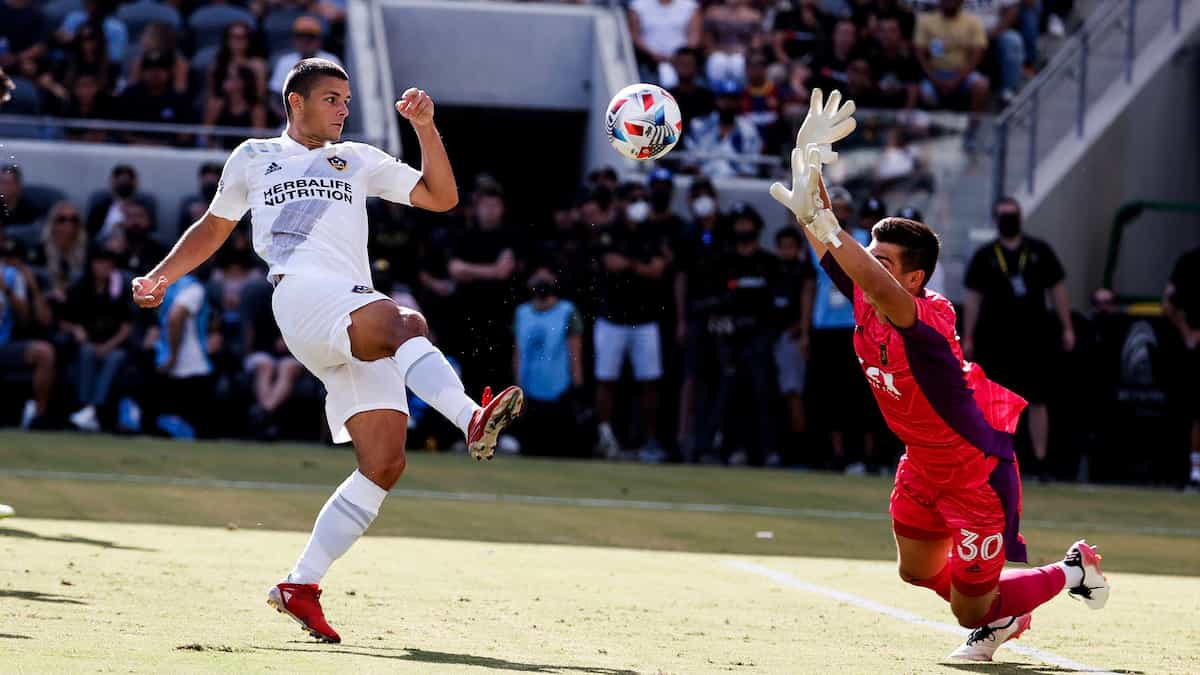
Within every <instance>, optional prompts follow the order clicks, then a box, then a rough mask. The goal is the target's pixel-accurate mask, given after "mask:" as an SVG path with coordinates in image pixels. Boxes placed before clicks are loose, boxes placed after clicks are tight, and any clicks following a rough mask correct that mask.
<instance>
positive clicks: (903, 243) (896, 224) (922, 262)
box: [871, 216, 942, 288]
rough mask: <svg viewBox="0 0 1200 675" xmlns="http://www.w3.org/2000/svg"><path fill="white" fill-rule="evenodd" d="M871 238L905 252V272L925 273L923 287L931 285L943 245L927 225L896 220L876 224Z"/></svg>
mask: <svg viewBox="0 0 1200 675" xmlns="http://www.w3.org/2000/svg"><path fill="white" fill-rule="evenodd" d="M871 236H872V237H874V239H875V241H878V242H881V243H884V244H895V245H896V246H899V247H900V248H902V249H904V253H903V254H902V255H901V256H900V264H901V266H902V267H903V270H902V271H904V272H912V271H914V270H921V271H922V272H924V273H925V279H924V280H923V281H922V282H921V287H922V288H924V287H925V284H927V283H929V278H930V277H932V276H933V270H934V269H935V268H936V267H937V260H938V253H939V252H940V251H941V248H942V244H941V241H940V240H939V239H938V236H937V233H935V232H934V231H933V229H932V228H930V227H929V226H928V225H926V224H925V223H921V222H917V221H915V220H909V219H908V218H896V217H894V216H893V217H889V218H884V219H883V220H881V221H879V222H878V223H875V227H873V228H871Z"/></svg>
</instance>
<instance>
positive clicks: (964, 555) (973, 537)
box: [958, 530, 1004, 560]
mask: <svg viewBox="0 0 1200 675" xmlns="http://www.w3.org/2000/svg"><path fill="white" fill-rule="evenodd" d="M959 533H960V534H962V541H960V542H958V557H959V559H960V560H974V559H975V558H976V557H979V558H982V559H984V560H991V559H992V558H995V557H996V556H998V555H1000V549H1001V547H1003V546H1004V535H1003V534H1001V533H999V532H997V533H996V534H993V535H991V536H988V537H984V539H983V541H981V542H979V545H976V544H975V542H976V541H978V540H979V535H978V534H976V533H974V532H972V531H970V530H959Z"/></svg>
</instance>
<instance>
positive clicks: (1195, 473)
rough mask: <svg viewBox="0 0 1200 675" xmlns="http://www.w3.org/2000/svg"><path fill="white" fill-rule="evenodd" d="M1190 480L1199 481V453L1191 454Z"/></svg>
mask: <svg viewBox="0 0 1200 675" xmlns="http://www.w3.org/2000/svg"><path fill="white" fill-rule="evenodd" d="M1192 480H1195V481H1200V452H1193V453H1192Z"/></svg>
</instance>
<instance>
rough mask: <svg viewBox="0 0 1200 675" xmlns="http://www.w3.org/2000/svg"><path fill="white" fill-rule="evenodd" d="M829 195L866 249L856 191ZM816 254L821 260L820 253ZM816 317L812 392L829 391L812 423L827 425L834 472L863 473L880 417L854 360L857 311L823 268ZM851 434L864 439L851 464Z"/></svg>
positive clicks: (867, 234)
mask: <svg viewBox="0 0 1200 675" xmlns="http://www.w3.org/2000/svg"><path fill="white" fill-rule="evenodd" d="M828 192H829V200H830V203H831V205H832V207H833V209H832V210H833V213H834V215H835V216H836V217H837V219H838V222H839V223H842V224H843V225H845V227H846V231H847V232H849V233H850V234H851V235H853V237H854V238H855V239H856V240H857V241H858V242H859V243H861V244H862V245H863V246H866V245H867V244H869V243H871V232H870V230H867V229H864V228H863V227H862V226H863V225H864V223H863V221H861V220H860V219H858V218H856V217H855V213H854V200H853V198H852V197H851V195H850V192H849V191H848V190H847V189H846V188H844V187H841V186H834V187H832V188H830V189H829V191H828ZM872 224H874V223H872ZM812 255H813V257H814V259H815V258H816V253H815V252H813V253H812ZM812 316H813V326H812V340H811V344H812V360H811V368H810V371H809V373H808V376H809V378H810V379H809V383H810V387H811V389H812V391H820V392H823V394H822V395H821V396H818V397H815V398H814V399H813V400H812V401H811V402H810V403H811V404H812V408H813V410H812V411H811V413H812V418H813V420H814V421H815V420H820V421H821V422H823V423H824V424H825V425H826V426H825V429H826V431H828V432H829V442H830V446H831V448H832V451H833V457H832V459H831V461H830V463H829V465H830V468H834V469H845V470H846V471H847V472H849V473H862V472H864V471H865V470H866V469H867V468H868V467H867V464H871V463H874V461H875V441H876V437H875V436H876V435H875V432H876V430H877V429H878V428H879V426H880V424H879V422H880V420H879V413H878V412H877V407H876V406H875V405H874V403H873V399H872V395H871V390H870V388H869V386H868V385H867V383H866V380H864V379H863V377H862V374H861V372H860V371H859V366H858V359H857V357H856V356H855V355H854V340H853V337H854V325H855V324H854V307H853V306H851V304H850V301H849V300H847V299H846V296H844V295H842V293H841V291H839V290H838V289H837V286H836V285H835V284H834V283H833V280H832V279H831V278H830V277H829V274H828V273H827V272H826V271H825V270H824V269H823V268H821V267H820V266H818V267H817V295H816V298H815V300H814V302H813V315H812ZM847 433H861V434H862V446H861V448H862V459H861V461H859V460H857V459H856V460H855V461H853V462H852V461H851V454H850V451H849V446H848V443H847V439H846V435H847Z"/></svg>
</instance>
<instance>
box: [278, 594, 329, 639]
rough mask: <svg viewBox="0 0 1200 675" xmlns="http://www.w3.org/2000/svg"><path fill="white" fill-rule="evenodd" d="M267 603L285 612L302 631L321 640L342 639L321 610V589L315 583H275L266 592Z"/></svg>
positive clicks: (280, 611) (282, 612)
mask: <svg viewBox="0 0 1200 675" xmlns="http://www.w3.org/2000/svg"><path fill="white" fill-rule="evenodd" d="M267 605H269V606H271V607H274V608H275V611H277V612H279V613H281V614H287V615H288V616H290V617H292V619H294V620H295V621H296V623H298V624H300V628H301V629H302V630H304V632H306V633H308V634H309V635H311V636H313V637H314V638H316V639H318V640H320V641H321V642H332V643H338V642H341V641H342V638H341V636H339V635H338V634H337V631H335V630H334V629H333V628H332V627H331V626H330V625H329V623H328V622H326V621H325V612H323V611H322V610H321V589H320V588H317V585H316V584H289V583H282V584H277V585H275V586H273V587H272V588H271V590H270V591H269V592H268V593H267Z"/></svg>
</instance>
